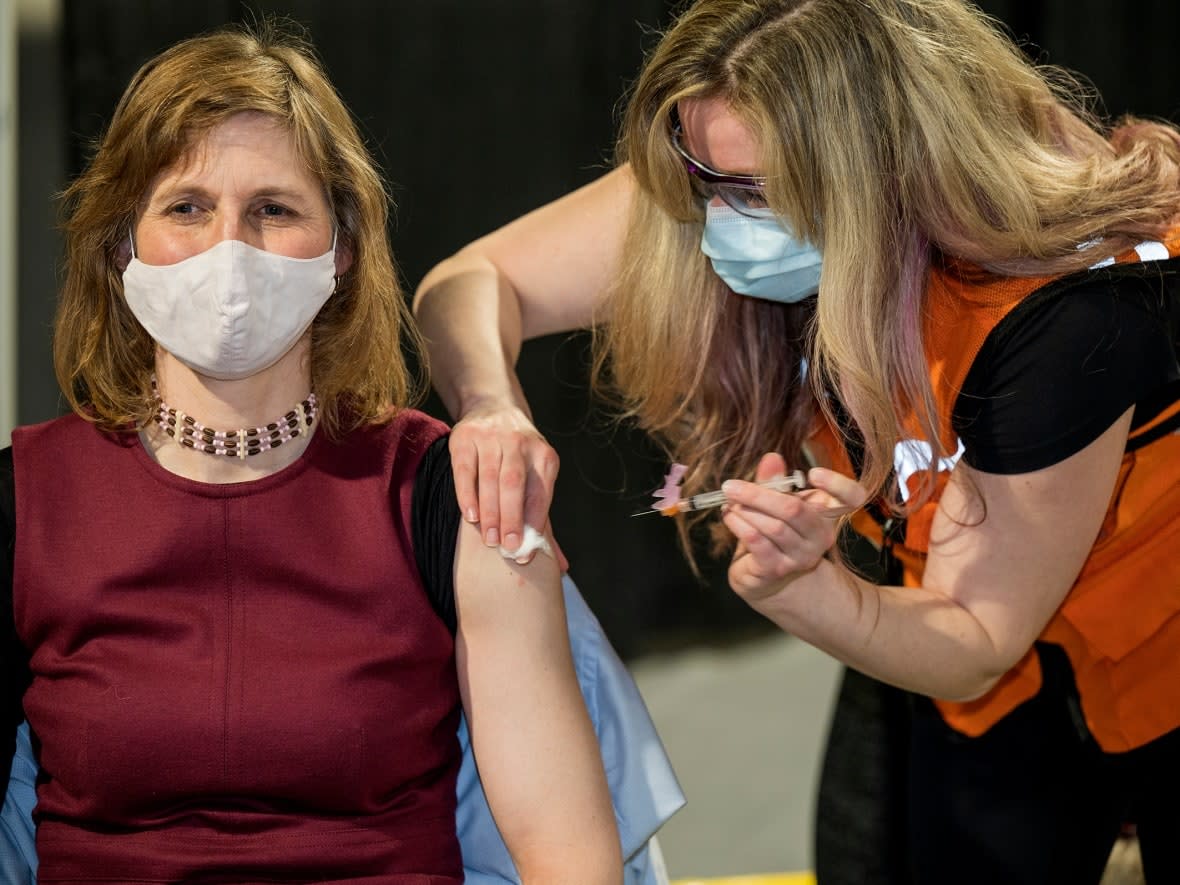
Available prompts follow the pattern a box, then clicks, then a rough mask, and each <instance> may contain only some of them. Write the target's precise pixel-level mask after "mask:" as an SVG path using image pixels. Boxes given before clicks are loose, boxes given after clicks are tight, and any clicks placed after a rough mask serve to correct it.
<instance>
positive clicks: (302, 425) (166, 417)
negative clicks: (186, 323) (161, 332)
mask: <svg viewBox="0 0 1180 885" xmlns="http://www.w3.org/2000/svg"><path fill="white" fill-rule="evenodd" d="M152 393H154V394H155V397H156V423H157V424H158V425H159V426H160V427H161V428H163V430H164V432H165V433H167V434H168V435H169V436H170V437H172V438H173V439H174V440H176V442H177V443H178V444H179V445H182V446H184V447H185V448H189V449H196V450H197V451H198V452H207V453H208V454H210V455H227V456H229V457H231V458H245V457H246V456H247V455H258V454H261V453H262V452H266V451H269V450H270V449H277V448H278V447H279V446H281V445H282V444H283V443H285V442H290V441H291V440H292V439H294V438H295V437H297V436H299V435H300V434H302V433H311V427H312V425H313V424H315V420H316V416H317V415H318V414H319V410H318V409H317V408H316V401H315V394H314V393H309V394H308V395H307V399H305V400H304V401H303V402H301V403H299V404H298V405H296V406H295V408H293V409H291V411H289V412H287V414H285V415H283V416H282V417H281V418H276V419H275V420H274V421H271V422H270V423H269V424H265V425H263V426H261V427H242V428H239V429H238V430H214V429H213V428H211V427H206V426H205V425H204V424H202V423H201V422H200V421H198V420H197V419H196V418H194V417H193V416H192V415H186V414H185V413H184V412H182V411H180V409H174V408H172V407H171V406H170V405H168V404H167V403H166V402H164V400H163V399H162V398H161V397H160V394H159V392H158V391H157V390H156V379H155V378H152Z"/></svg>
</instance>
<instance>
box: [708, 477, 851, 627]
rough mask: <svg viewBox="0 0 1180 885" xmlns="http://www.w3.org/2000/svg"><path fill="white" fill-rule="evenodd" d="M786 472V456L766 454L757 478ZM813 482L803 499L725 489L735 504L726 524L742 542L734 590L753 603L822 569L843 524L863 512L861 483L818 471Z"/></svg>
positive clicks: (746, 487)
mask: <svg viewBox="0 0 1180 885" xmlns="http://www.w3.org/2000/svg"><path fill="white" fill-rule="evenodd" d="M785 472H786V463H785V462H784V461H783V459H782V456H780V455H777V454H768V455H763V456H762V460H761V461H760V462H759V463H758V471H757V474H756V479H757V480H759V481H761V480H766V479H770V478H771V477H774V476H780V475H782V474H784V473H785ZM807 482H808V485H809V486H811V487H810V488H808V489H806V490H805V491H803V492H800V493H798V494H784V493H782V492H776V491H774V490H773V489H767V488H763V487H762V486H759V485H757V484H755V483H752V482H743V481H741V480H736V479H731V480H728V481H727V482H726V483H725V484H724V485H723V486H722V488H723V489H724V491H725V494H726V497H727V498H728V500H729V503H728V504H726V506H725V510H724V515H723V516H722V521H723V522H724V523H725V525H726V526H727V527H728V528H729V530H730V531H731V532H733V533H734V536H735V537H736V538H737V540H738V548H737V552H736V553H735V554H734V558H733V562H732V563H730V566H729V585H730V587H732V588H733V589H734V592H736V593H737V594H738V595H739V596H741V597H742V598H743V599H745V600H746V601H747V602H748V603H750V604H755V603H757V602H760V601H761V600H764V599H767V598H768V597H770V596H773V595H774V594H776V593H778V592H779V591H780V590H782V589H783V588H784V587H786V586H787V585H788V584H790V583H791V581H792V580H794V579H795V578H796V577H798V576H799V575H801V574H805V573H807V572H810V571H812V570H813V569H814V568H815V567H816V566H817V565H819V563H820V560H822V559H823V557H824V554H826V553H827V552H828V550H829V549H831V547H832V545H833V544H835V543H836V527H837V519H838V518H839V517H840V516H843V515H844V514H847V513H851V512H853V511H854V510H857V509H859V508H860V507H861V506H863V505H864V502H865V500H866V498H867V493H866V492H865V489H864V487H863V486H861V485H860V483H858V482H857V481H856V480H854V479H852V478H851V477H847V476H844V475H843V474H840V473H836V472H835V471H833V470H827V469H825V468H822V467H814V468H812V469H811V470H810V471H809V472H808V474H807Z"/></svg>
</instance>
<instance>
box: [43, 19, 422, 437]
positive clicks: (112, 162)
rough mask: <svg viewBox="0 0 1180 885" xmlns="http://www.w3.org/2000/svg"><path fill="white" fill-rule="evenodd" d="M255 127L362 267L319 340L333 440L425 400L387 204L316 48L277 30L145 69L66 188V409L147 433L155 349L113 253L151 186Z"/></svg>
mask: <svg viewBox="0 0 1180 885" xmlns="http://www.w3.org/2000/svg"><path fill="white" fill-rule="evenodd" d="M243 112H260V113H263V114H266V115H267V116H269V117H271V118H273V119H275V120H277V121H278V122H279V123H280V124H281V125H282V126H284V127H285V128H286V129H287V130H288V131H289V132H290V134H291V137H292V138H293V140H294V143H295V147H296V152H297V154H298V155H299V157H300V158H301V159H302V160H303V162H305V163H307V165H308V168H309V169H310V170H311V171H312V173H313V174H314V175H315V176H316V177H317V178H318V179H319V180H320V181H321V182H322V183H323V186H324V191H325V194H326V196H327V199H328V203H329V205H330V206H331V208H332V211H333V214H334V221H335V224H336V225H337V230H338V233H337V237H338V245H339V246H341V247H342V248H345V249H347V250H349V251H350V252H351V255H352V263H351V266H350V267H349V268H348V270H347V271H346V272H345V273H344V274H343V275H341V277H340V278H339V280H338V281H337V284H336V290H335V292H334V293H333V295H332V296H331V297H330V298H329V299H328V301H327V303H326V304H325V305H324V307H323V308H322V309H321V310H320V312H319V315H318V316H317V317H316V319H315V321H314V323H313V325H312V346H311V370H312V383H313V386H314V389H315V391H316V396H317V398H318V400H319V403H320V406H321V416H322V421H323V424H324V427H325V429H326V430H327V432H328V433H330V434H333V435H337V434H339V433H341V432H343V431H345V430H347V429H349V427H352V426H356V425H357V424H360V423H363V422H367V421H378V420H382V419H383V418H385V417H387V416H388V415H389V414H390V405H391V404H392V405H395V406H402V405H405V404H407V403H408V402H409V401H410V400H411V399H412V398H413V397H414V396H416V395H417V392H418V389H419V386H418V383H417V381H416V380H415V379H414V378H412V377H411V375H410V373H409V372H408V370H407V366H406V362H405V358H404V356H403V352H402V344H403V342H405V343H407V344H408V345H409V346H411V347H417V345H418V343H419V342H418V339H417V333H416V332H415V331H414V326H413V324H412V322H410V321H409V314H408V309H407V307H406V304H405V298H404V297H403V293H402V290H401V287H400V285H399V283H398V277H397V272H396V269H395V267H394V263H393V257H392V255H391V253H390V249H389V243H388V238H387V232H386V224H387V220H388V216H389V198H388V195H387V193H386V190H385V186H384V183H383V181H382V178H381V176H380V174H379V173H378V171H377V168H376V165H375V163H374V162H373V159H372V157H371V156H370V154H369V152H368V150H367V148H366V147H365V144H364V141H363V139H362V138H361V135H360V133H359V131H358V129H357V127H356V124H355V123H354V121H353V119H352V117H351V115H350V114H349V111H348V109H347V108H346V107H345V105H344V103H343V101H342V100H341V99H340V97H339V95H338V94H337V93H336V90H335V88H334V87H333V86H332V84H331V82H330V81H329V80H328V77H327V75H326V74H325V72H324V69H323V67H322V66H321V64H320V62H319V61H318V60H317V58H316V56H315V53H314V51H313V50H312V48H311V46H310V44H309V43H308V42H307V41H306V40H305V39H304V38H303V37H302V36H300V35H299V34H298V33H297V32H295V31H294V30H293V29H291V28H288V27H285V26H280V25H279V24H276V23H275V22H272V21H264V22H262V23H260V24H258V25H254V26H250V27H246V26H241V27H230V28H225V29H222V30H219V31H215V32H212V33H209V34H205V35H202V36H198V37H193V38H191V39H188V40H184V41H182V42H180V43H178V44H176V45H174V46H172V47H171V48H169V49H167V50H165V51H164V52H162V53H161V54H159V55H158V56H156V57H155V58H153V59H151V60H149V61H148V62H147V63H145V64H144V65H143V67H141V68H140V69H139V71H138V73H136V75H135V76H134V77H133V78H132V80H131V83H130V84H129V85H128V87H127V89H126V91H125V92H124V93H123V97H122V99H121V100H120V101H119V104H118V106H117V107H116V109H115V113H114V115H113V117H112V118H111V121H110V125H109V127H108V128H107V130H106V132H105V134H104V135H103V136H102V137H101V139H100V141H99V143H98V146H97V149H96V151H95V153H94V156H93V158H92V159H91V161H90V163H89V164H88V165H87V167H86V169H85V171H83V172H82V174H81V175H80V176H79V177H78V178H77V179H76V180H75V181H74V182H73V183H72V184H70V186H69V187H68V188H67V190H66V191H65V194H64V199H63V208H64V216H65V225H64V227H65V244H66V277H65V283H64V286H63V288H62V292H61V295H60V299H59V302H58V309H57V317H56V321H55V335H54V363H55V367H56V371H57V377H58V383H59V384H60V385H61V387H62V390H63V391H64V392H65V395H66V397H67V399H68V400H69V402H70V404H71V406H72V407H73V408H74V409H75V411H77V412H78V413H79V414H81V415H83V416H85V417H87V418H88V419H90V420H93V421H95V422H96V423H97V424H98V425H99V426H101V427H104V428H108V429H115V428H118V427H123V426H126V425H127V424H134V425H135V426H142V425H144V424H145V423H146V422H147V421H148V420H149V418H150V416H151V414H152V412H153V410H154V407H153V403H152V394H151V386H150V383H151V374H152V370H153V366H154V362H155V347H156V345H155V343H154V342H153V341H152V339H151V338H150V337H149V336H148V334H147V332H146V331H145V330H144V329H143V327H142V326H140V324H139V323H138V321H136V319H135V317H134V316H133V315H132V313H131V311H130V309H129V308H128V306H127V303H126V301H125V300H124V298H123V286H122V278H121V277H122V275H121V271H120V260H119V253H120V250H121V249H125V248H126V246H125V244H126V243H127V242H128V236H129V234H130V232H131V230H132V228H133V226H134V224H135V219H136V214H137V211H138V209H139V206H140V202H141V200H142V199H143V197H144V195H145V194H146V192H147V190H148V188H149V185H150V184H151V182H152V181H153V179H154V178H155V176H156V175H157V174H158V173H159V172H160V171H162V170H163V169H166V168H168V167H170V166H171V165H172V164H174V163H176V162H180V161H182V160H183V159H184V158H185V156H186V155H187V154H188V152H189V151H190V150H191V149H192V147H193V146H194V144H196V143H197V142H199V141H200V139H201V138H202V136H203V135H204V134H205V133H207V132H208V131H209V130H210V129H212V128H213V127H215V126H217V125H218V124H219V123H221V122H223V121H225V120H227V119H228V118H230V117H232V116H234V115H235V114H239V113H243Z"/></svg>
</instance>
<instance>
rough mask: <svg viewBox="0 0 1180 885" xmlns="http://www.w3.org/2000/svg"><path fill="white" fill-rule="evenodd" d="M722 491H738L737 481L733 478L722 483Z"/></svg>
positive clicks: (730, 492)
mask: <svg viewBox="0 0 1180 885" xmlns="http://www.w3.org/2000/svg"><path fill="white" fill-rule="evenodd" d="M721 491H723V492H725V494H727V495H729V494H732V493H733V492H736V491H737V483H736V482H735V481H734V480H732V479H727V480H726V481H725V482H723V483H721Z"/></svg>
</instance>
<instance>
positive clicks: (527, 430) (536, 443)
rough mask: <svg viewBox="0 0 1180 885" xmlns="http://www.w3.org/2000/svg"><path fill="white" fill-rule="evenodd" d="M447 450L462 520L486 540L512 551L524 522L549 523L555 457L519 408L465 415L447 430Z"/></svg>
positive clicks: (524, 524)
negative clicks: (448, 449) (448, 441)
mask: <svg viewBox="0 0 1180 885" xmlns="http://www.w3.org/2000/svg"><path fill="white" fill-rule="evenodd" d="M450 450H451V465H452V469H453V472H454V477H455V495H456V498H457V499H458V502H459V507H460V509H461V511H462V513H463V518H464V519H466V520H467V521H468V522H472V523H479V526H480V532H481V534H482V536H483V539H484V543H485V544H487V545H488V546H491V547H495V546H503V547H505V548H506V549H508V550H515V549H517V548H518V547H519V546H520V544H521V540H522V538H523V537H524V527H525V526H526V525H531V526H533V527H534V528H536V529H538V530H540V529H541V528H542V527H544V526H546V525H548V522H549V505H550V503H551V502H552V500H553V486H554V483H555V482H556V480H557V471H558V466H559V461H558V457H557V453H556V452H555V451H553V448H552V447H551V446H550V445H549V444H548V443H547V442H546V441H545V439H544V437H542V436H541V434H540V433H539V432H538V431H537V429H536V428H535V427H533V425H532V423H531V422H530V421H529V420H528V418H527V417H526V416H525V415H524V413H523V412H521V411H520V410H519V409H516V408H511V409H497V410H488V411H484V412H480V413H469V414H468V415H465V416H464V417H463V418H462V419H461V420H460V421H458V422H457V423H456V424H455V426H454V429H453V430H452V431H451V440H450ZM529 558H530V559H531V556H530V557H529Z"/></svg>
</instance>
